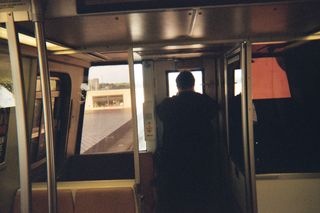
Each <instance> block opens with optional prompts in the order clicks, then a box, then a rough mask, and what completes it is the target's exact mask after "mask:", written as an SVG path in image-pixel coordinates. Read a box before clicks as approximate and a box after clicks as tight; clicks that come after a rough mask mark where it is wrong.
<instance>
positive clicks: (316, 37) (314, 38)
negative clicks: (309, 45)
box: [303, 31, 320, 41]
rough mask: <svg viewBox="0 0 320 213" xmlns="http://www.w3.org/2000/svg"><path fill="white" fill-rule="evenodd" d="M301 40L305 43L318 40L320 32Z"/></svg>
mask: <svg viewBox="0 0 320 213" xmlns="http://www.w3.org/2000/svg"><path fill="white" fill-rule="evenodd" d="M303 40H305V41H313V40H320V31H318V32H316V33H313V34H311V35H308V36H305V37H303Z"/></svg>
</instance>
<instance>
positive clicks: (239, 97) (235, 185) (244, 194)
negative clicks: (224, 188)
mask: <svg viewBox="0 0 320 213" xmlns="http://www.w3.org/2000/svg"><path fill="white" fill-rule="evenodd" d="M224 61H225V62H224V64H225V69H224V82H225V83H224V84H225V85H224V86H225V91H224V93H225V103H226V104H225V107H226V109H225V112H226V120H225V121H226V127H227V128H226V129H227V131H226V136H227V138H226V139H227V147H228V148H227V149H228V160H229V168H228V170H229V171H228V178H229V185H230V188H231V194H232V195H233V198H234V199H235V202H236V204H237V205H238V207H240V209H241V210H242V212H250V213H253V212H256V203H255V179H254V174H255V173H254V160H253V150H252V145H253V144H252V135H253V133H252V116H253V114H252V113H253V111H252V101H251V95H250V94H251V86H250V84H249V83H248V82H250V80H249V79H250V64H251V63H250V61H251V49H250V44H248V43H246V42H244V43H242V44H241V45H239V46H237V47H236V48H235V49H232V50H231V51H229V52H228V53H227V54H226V55H225V57H224Z"/></svg>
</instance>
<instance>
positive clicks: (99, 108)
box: [80, 64, 145, 154]
mask: <svg viewBox="0 0 320 213" xmlns="http://www.w3.org/2000/svg"><path fill="white" fill-rule="evenodd" d="M134 68H135V70H139V71H135V73H137V74H138V75H139V73H141V74H142V66H141V64H138V65H135V67H134ZM137 78H138V77H136V79H137ZM140 80H142V78H141V76H140ZM138 84H139V85H142V82H140V83H138ZM88 89H89V90H88V91H87V95H86V103H85V113H84V121H83V129H82V138H81V148H80V154H94V153H119V152H128V151H133V145H134V144H133V141H134V140H133V132H132V131H133V122H132V114H131V92H130V80H129V67H128V65H108V66H95V67H91V68H90V70H89V76H88ZM136 92H138V93H137V95H136V96H137V97H136V98H137V105H139V107H140V108H141V109H137V111H138V114H139V113H140V114H141V115H142V102H143V94H142V96H141V89H138V91H136ZM142 92H143V90H142ZM138 100H139V101H138ZM138 103H139V104H138ZM139 119H140V120H141V119H142V121H143V118H141V117H140V118H139V117H138V124H139V123H143V122H141V121H140V122H139ZM138 128H139V125H138ZM140 130H141V129H140ZM140 134H141V133H140ZM140 134H139V136H140ZM139 139H141V142H143V138H142V137H139ZM141 147H143V145H142V146H141ZM144 147H145V145H144Z"/></svg>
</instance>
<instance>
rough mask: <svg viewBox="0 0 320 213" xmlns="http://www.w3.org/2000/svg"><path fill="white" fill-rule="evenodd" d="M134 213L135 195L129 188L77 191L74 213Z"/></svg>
mask: <svg viewBox="0 0 320 213" xmlns="http://www.w3.org/2000/svg"><path fill="white" fill-rule="evenodd" d="M93 212H94V213H135V212H136V205H135V195H134V191H133V189H132V188H130V187H115V188H102V189H79V190H77V191H76V195H75V213H93Z"/></svg>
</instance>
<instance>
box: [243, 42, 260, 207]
mask: <svg viewBox="0 0 320 213" xmlns="http://www.w3.org/2000/svg"><path fill="white" fill-rule="evenodd" d="M245 54H246V61H245V62H246V69H247V73H246V74H247V76H246V79H247V80H246V82H247V85H246V87H247V103H248V131H247V132H248V133H247V134H248V152H249V153H248V154H249V165H250V167H249V177H250V186H251V191H250V192H251V206H252V212H253V213H257V212H258V207H257V192H256V170H255V156H254V132H253V118H252V117H253V102H252V73H251V55H252V53H251V44H250V43H247V44H246V51H245Z"/></svg>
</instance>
